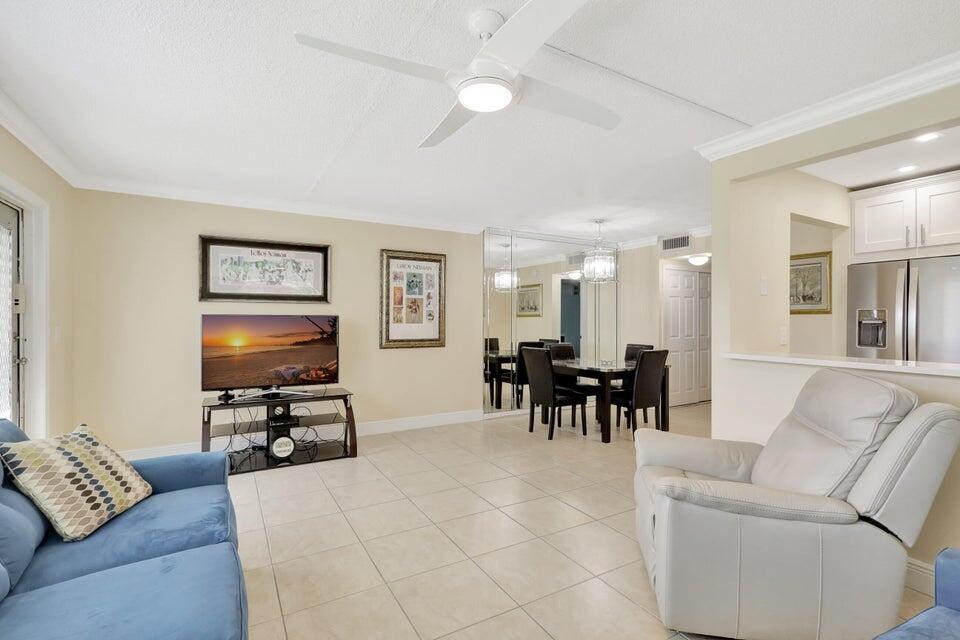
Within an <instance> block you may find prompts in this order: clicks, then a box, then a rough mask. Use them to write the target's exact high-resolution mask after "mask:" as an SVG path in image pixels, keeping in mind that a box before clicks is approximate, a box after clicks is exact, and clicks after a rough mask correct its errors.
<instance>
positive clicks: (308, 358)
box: [201, 315, 338, 391]
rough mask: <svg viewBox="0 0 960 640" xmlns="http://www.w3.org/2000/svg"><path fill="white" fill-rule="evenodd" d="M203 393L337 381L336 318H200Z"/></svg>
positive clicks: (250, 316)
mask: <svg viewBox="0 0 960 640" xmlns="http://www.w3.org/2000/svg"><path fill="white" fill-rule="evenodd" d="M201 358H202V367H201V382H202V387H203V389H204V390H205V391H214V390H225V389H241V388H250V387H269V386H273V385H280V386H285V385H315V384H331V383H335V382H337V381H338V363H337V317H336V316H266V315H205V316H203V340H202V357H201Z"/></svg>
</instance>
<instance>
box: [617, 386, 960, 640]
mask: <svg viewBox="0 0 960 640" xmlns="http://www.w3.org/2000/svg"><path fill="white" fill-rule="evenodd" d="M744 401H745V402H749V399H744ZM958 441H960V410H958V409H957V408H956V407H953V406H951V405H947V404H941V403H932V404H925V405H923V406H920V407H918V406H917V396H916V395H915V394H914V393H913V392H911V391H908V390H907V389H904V388H902V387H899V386H897V385H894V384H891V383H889V382H885V381H882V380H876V379H873V378H868V377H866V376H861V375H856V374H852V373H848V372H843V371H838V370H831V369H824V370H821V371H818V372H817V373H815V374H814V375H813V376H812V377H811V378H810V380H809V381H807V383H806V385H804V387H803V389H802V390H801V391H800V395H799V397H798V398H797V401H796V404H795V405H794V408H793V411H791V413H790V414H789V415H788V416H787V417H786V418H784V419H783V421H782V422H781V423H780V425H779V426H778V427H777V429H776V430H775V431H774V432H773V434H772V435H771V436H770V439H769V440H768V441H767V444H766V445H765V446H762V445H759V444H755V443H750V442H732V441H723V440H711V439H707V438H695V437H691V436H683V435H677V434H672V433H664V432H660V431H654V430H651V429H641V430H639V431H637V432H636V450H637V473H636V478H635V480H634V491H635V496H636V503H637V538H638V540H639V542H640V547H641V549H642V551H643V558H644V561H645V563H646V566H647V572H648V574H649V576H650V580H651V583H652V584H653V588H654V591H655V593H656V596H657V604H658V606H659V609H660V614H661V618H662V620H663V623H664V624H665V625H666V626H667V627H670V628H673V629H677V630H680V631H689V632H694V633H703V634H710V635H718V636H725V637H730V638H742V639H744V640H772V639H777V640H779V639H790V640H793V639H803V640H858V639H867V638H873V637H874V636H876V635H877V634H879V633H881V632H882V631H885V630H886V629H888V628H890V627H892V626H893V625H894V623H895V622H896V619H897V611H898V608H899V604H900V599H901V596H902V593H903V586H904V580H905V576H906V559H907V558H906V551H905V546H907V547H909V546H912V545H913V544H914V542H916V539H917V536H918V535H919V533H920V528H921V527H922V526H923V521H924V520H925V519H926V517H927V512H928V511H929V509H930V505H931V504H932V503H933V499H934V497H935V496H936V493H937V490H938V489H939V487H940V483H941V482H942V480H943V476H944V474H945V473H946V470H947V467H948V466H949V464H950V461H951V459H952V458H953V455H954V452H955V451H956V449H957V444H958Z"/></svg>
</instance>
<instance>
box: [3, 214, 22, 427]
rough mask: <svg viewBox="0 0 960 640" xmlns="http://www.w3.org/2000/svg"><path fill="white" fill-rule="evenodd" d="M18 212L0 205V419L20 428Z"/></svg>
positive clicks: (20, 359)
mask: <svg viewBox="0 0 960 640" xmlns="http://www.w3.org/2000/svg"><path fill="white" fill-rule="evenodd" d="M19 232H20V212H19V211H18V210H17V209H14V208H13V207H11V206H9V205H7V204H5V203H3V202H0V418H6V419H7V420H12V421H13V422H16V423H17V424H19V425H21V426H24V425H23V419H22V414H21V410H22V403H21V402H20V398H21V385H20V380H21V368H22V367H23V365H24V364H25V360H24V359H23V358H21V357H20V337H21V336H20V317H19V314H18V313H17V309H16V306H15V298H16V296H15V288H16V287H17V286H18V285H19V283H20V260H19V249H20V241H19Z"/></svg>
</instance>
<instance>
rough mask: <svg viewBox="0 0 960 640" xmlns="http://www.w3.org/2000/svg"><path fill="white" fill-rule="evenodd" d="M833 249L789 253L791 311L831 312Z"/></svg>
mask: <svg viewBox="0 0 960 640" xmlns="http://www.w3.org/2000/svg"><path fill="white" fill-rule="evenodd" d="M832 258H833V256H832V252H830V251H823V252H820V253H802V254H799V255H795V256H790V313H832V302H831V300H832V298H833V274H832V270H833V269H832Z"/></svg>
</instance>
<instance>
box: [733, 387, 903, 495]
mask: <svg viewBox="0 0 960 640" xmlns="http://www.w3.org/2000/svg"><path fill="white" fill-rule="evenodd" d="M916 406H917V395H916V394H915V393H913V392H912V391H908V390H907V389H904V388H903V387H900V386H897V385H895V384H893V383H890V382H886V381H883V380H877V379H874V378H868V377H867V376H861V375H857V374H853V373H849V372H846V371H837V370H834V369H821V370H820V371H818V372H816V373H815V374H813V376H812V377H811V378H810V379H809V380H808V381H807V383H806V384H805V385H803V389H801V390H800V395H799V396H797V401H796V403H795V404H794V407H793V411H791V412H790V414H789V415H788V416H787V417H786V418H784V419H783V421H782V422H781V423H780V426H778V427H777V429H776V431H774V432H773V434H772V435H771V436H770V439H769V440H768V441H767V444H766V446H764V448H763V451H761V452H760V455H759V456H758V457H757V462H756V464H754V467H753V473H752V476H751V481H752V482H753V483H754V484H759V485H763V486H765V487H770V488H773V489H783V490H784V491H795V492H797V493H809V494H813V495H821V496H830V497H833V498H837V499H840V500H844V499H846V497H847V494H849V493H850V489H851V487H853V484H854V483H855V482H856V481H857V478H859V477H860V474H861V473H862V472H863V469H864V468H865V467H866V466H867V464H868V463H869V462H870V459H871V458H872V457H873V455H874V454H875V453H876V452H877V449H879V448H880V445H881V444H883V441H884V439H886V437H887V436H888V435H890V432H891V431H893V429H894V427H896V426H897V425H898V424H900V422H901V421H902V420H903V419H904V418H905V417H906V415H907V414H908V413H910V412H911V411H913V409H914V408H915V407H916Z"/></svg>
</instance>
